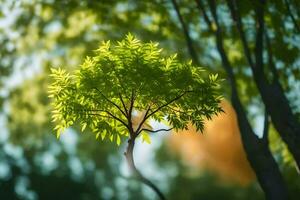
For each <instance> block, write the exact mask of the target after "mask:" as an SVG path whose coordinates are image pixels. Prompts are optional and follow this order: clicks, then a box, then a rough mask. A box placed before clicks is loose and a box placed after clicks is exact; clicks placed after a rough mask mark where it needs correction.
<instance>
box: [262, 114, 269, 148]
mask: <svg viewBox="0 0 300 200" xmlns="http://www.w3.org/2000/svg"><path fill="white" fill-rule="evenodd" d="M269 124H270V122H269V114H268V112H267V109H266V110H265V121H264V130H263V137H262V142H264V143H265V144H268V143H269V140H268V136H269Z"/></svg>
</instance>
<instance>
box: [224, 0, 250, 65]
mask: <svg viewBox="0 0 300 200" xmlns="http://www.w3.org/2000/svg"><path fill="white" fill-rule="evenodd" d="M227 5H228V7H229V10H230V13H231V16H232V19H233V20H234V21H235V23H236V26H237V30H238V32H239V35H240V38H241V41H242V45H243V49H244V52H245V55H246V58H247V61H248V64H249V65H250V67H252V68H254V63H253V60H252V56H251V51H250V48H249V46H248V43H247V39H246V34H245V32H244V29H243V23H242V20H241V16H240V13H239V9H238V6H237V2H236V0H227Z"/></svg>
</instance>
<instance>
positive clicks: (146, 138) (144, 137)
mask: <svg viewBox="0 0 300 200" xmlns="http://www.w3.org/2000/svg"><path fill="white" fill-rule="evenodd" d="M141 136H142V141H143V142H146V143H148V144H151V138H150V136H149V134H148V133H146V132H142V133H141Z"/></svg>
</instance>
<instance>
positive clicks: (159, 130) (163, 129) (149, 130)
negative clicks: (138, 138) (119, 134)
mask: <svg viewBox="0 0 300 200" xmlns="http://www.w3.org/2000/svg"><path fill="white" fill-rule="evenodd" d="M172 129H174V127H172V128H168V129H165V128H162V129H158V130H151V129H147V128H143V129H141V130H140V131H139V133H141V132H143V131H147V132H151V133H158V132H161V131H166V132H167V131H171V130H172ZM139 133H138V134H139Z"/></svg>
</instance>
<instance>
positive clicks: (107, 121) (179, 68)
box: [49, 34, 222, 199]
mask: <svg viewBox="0 0 300 200" xmlns="http://www.w3.org/2000/svg"><path fill="white" fill-rule="evenodd" d="M161 51H162V50H161V49H159V48H158V44H156V43H153V42H149V43H144V44H143V43H141V42H140V41H139V40H138V39H136V38H135V37H134V36H132V35H131V34H128V35H127V36H126V38H125V39H124V40H122V41H119V42H117V43H115V44H111V43H110V41H107V42H103V43H102V44H101V45H100V47H99V49H97V50H96V55H95V56H94V57H87V58H86V59H85V61H84V63H83V64H82V65H81V67H80V69H79V70H78V71H76V72H75V74H74V75H70V74H69V73H67V72H66V71H65V70H62V69H53V70H52V75H51V76H52V77H53V79H54V81H53V83H52V85H51V86H50V90H49V92H50V97H52V98H53V100H54V101H53V107H54V110H53V119H54V121H58V125H57V126H56V127H55V129H56V130H57V135H58V136H59V135H60V133H61V131H62V130H63V129H65V128H67V127H69V126H70V125H72V124H74V123H76V122H78V123H80V124H81V127H82V131H84V130H85V128H86V127H89V128H90V129H91V130H92V132H94V133H95V134H96V138H98V137H101V138H102V139H104V138H109V139H110V140H111V141H115V142H116V143H117V144H118V145H119V144H120V143H121V136H126V137H128V146H127V149H126V152H125V157H126V160H127V162H128V165H129V167H130V168H131V170H132V171H133V172H134V174H135V176H136V177H137V178H138V179H139V180H140V181H142V182H143V183H144V184H146V185H148V186H149V187H151V188H152V189H153V190H154V191H155V192H156V193H157V195H158V196H159V197H160V198H161V199H165V197H164V195H163V194H162V192H161V191H160V190H159V189H158V188H157V187H156V186H155V185H154V184H153V183H152V182H151V181H149V180H148V179H147V178H145V177H144V176H143V175H142V174H141V173H140V171H139V170H138V169H137V168H136V166H135V163H134V158H133V150H134V145H135V140H136V138H137V137H139V136H141V137H142V138H143V140H146V141H149V140H150V139H149V136H148V134H147V133H157V132H161V131H170V130H171V129H173V128H174V129H186V128H187V125H188V123H190V122H191V123H192V124H193V125H195V126H196V127H197V130H202V129H203V120H204V119H205V118H207V119H210V118H211V116H212V115H214V114H217V113H219V112H221V111H222V110H221V108H220V107H219V102H220V100H221V96H219V95H218V93H217V89H218V87H219V85H218V81H217V75H209V76H208V78H202V76H203V73H204V72H203V70H202V69H201V68H199V67H196V66H194V65H192V62H188V63H183V64H182V63H180V62H179V61H178V60H177V59H176V55H172V56H169V57H163V56H162V55H161V54H162V52H161ZM137 111H139V112H142V111H143V112H144V114H143V117H142V119H141V121H140V122H139V123H138V124H137V125H136V126H135V125H134V124H133V117H134V112H137ZM151 118H153V119H155V120H157V121H165V122H167V123H168V124H169V126H171V128H169V129H158V130H152V129H151V128H148V127H149V125H148V124H149V120H150V119H151Z"/></svg>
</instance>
